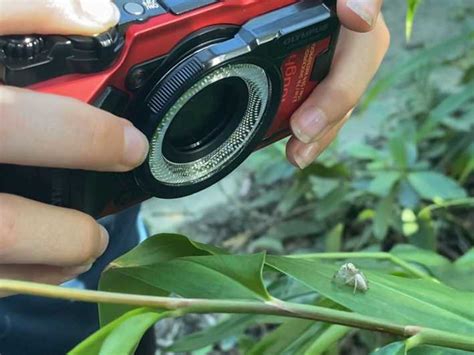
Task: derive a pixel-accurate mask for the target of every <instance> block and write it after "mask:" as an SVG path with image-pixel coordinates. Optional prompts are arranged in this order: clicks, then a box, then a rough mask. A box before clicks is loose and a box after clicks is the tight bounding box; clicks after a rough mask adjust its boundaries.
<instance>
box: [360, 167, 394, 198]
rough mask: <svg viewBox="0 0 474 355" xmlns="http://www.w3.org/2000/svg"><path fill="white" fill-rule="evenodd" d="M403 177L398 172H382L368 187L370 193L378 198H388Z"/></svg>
mask: <svg viewBox="0 0 474 355" xmlns="http://www.w3.org/2000/svg"><path fill="white" fill-rule="evenodd" d="M401 177H402V175H401V173H400V172H398V171H381V172H378V173H377V174H376V175H375V179H373V180H372V181H371V182H370V184H369V187H368V191H369V192H371V193H373V194H375V195H377V196H381V197H384V196H387V195H388V194H390V192H391V191H392V188H393V186H394V185H395V184H396V183H397V182H398V180H400V179H401Z"/></svg>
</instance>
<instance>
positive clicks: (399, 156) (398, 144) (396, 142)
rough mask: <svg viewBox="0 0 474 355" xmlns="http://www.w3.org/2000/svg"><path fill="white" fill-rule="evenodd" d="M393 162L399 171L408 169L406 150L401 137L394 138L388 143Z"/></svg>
mask: <svg viewBox="0 0 474 355" xmlns="http://www.w3.org/2000/svg"><path fill="white" fill-rule="evenodd" d="M388 146H389V148H390V153H391V155H392V159H393V162H394V163H395V165H396V166H397V167H398V168H399V169H406V168H407V167H408V148H407V146H406V141H405V140H404V139H403V138H402V137H401V136H398V135H397V136H394V137H392V138H391V139H390V141H389V142H388Z"/></svg>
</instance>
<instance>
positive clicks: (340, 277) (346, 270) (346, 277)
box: [332, 263, 369, 294]
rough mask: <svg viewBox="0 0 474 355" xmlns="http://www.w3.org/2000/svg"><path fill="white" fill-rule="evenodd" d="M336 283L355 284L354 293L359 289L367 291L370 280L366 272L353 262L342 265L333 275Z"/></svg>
mask: <svg viewBox="0 0 474 355" xmlns="http://www.w3.org/2000/svg"><path fill="white" fill-rule="evenodd" d="M332 280H333V282H334V283H336V284H338V285H347V286H354V294H355V293H356V291H357V290H361V291H362V292H366V291H367V290H368V289H369V281H368V280H367V277H365V275H364V273H363V272H362V271H360V270H359V269H358V268H356V267H355V265H354V264H352V263H346V264H344V265H342V266H341V267H340V268H339V270H338V271H336V273H335V274H334V276H333V277H332Z"/></svg>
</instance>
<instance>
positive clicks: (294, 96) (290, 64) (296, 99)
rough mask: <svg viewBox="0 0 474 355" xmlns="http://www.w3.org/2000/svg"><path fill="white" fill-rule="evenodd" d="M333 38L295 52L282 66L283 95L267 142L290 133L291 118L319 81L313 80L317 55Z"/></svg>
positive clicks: (323, 50) (325, 48)
mask: <svg viewBox="0 0 474 355" xmlns="http://www.w3.org/2000/svg"><path fill="white" fill-rule="evenodd" d="M330 43H331V38H325V39H323V40H321V41H319V42H316V43H313V44H311V45H310V46H308V47H306V48H302V49H299V50H298V51H296V52H294V53H293V54H291V55H290V56H288V58H287V59H286V61H285V62H284V63H283V65H282V67H281V72H282V77H283V97H282V100H281V105H280V108H279V109H278V113H277V115H276V117H275V121H274V122H273V124H272V126H271V128H270V130H269V132H268V133H267V136H266V138H267V139H268V138H272V137H275V139H271V140H269V141H266V144H269V143H271V142H274V141H275V140H279V139H281V138H283V137H284V136H285V135H287V134H288V133H289V122H290V121H289V118H290V117H291V115H292V114H293V113H294V112H295V111H296V110H297V109H298V107H300V106H301V104H302V103H303V102H304V101H305V100H306V99H307V98H308V96H309V95H310V94H311V92H312V91H313V90H314V88H315V87H316V86H317V84H318V83H317V82H315V81H311V74H312V72H313V68H314V66H315V65H317V57H318V56H319V55H320V54H323V53H324V52H326V51H327V50H328V47H329V45H330Z"/></svg>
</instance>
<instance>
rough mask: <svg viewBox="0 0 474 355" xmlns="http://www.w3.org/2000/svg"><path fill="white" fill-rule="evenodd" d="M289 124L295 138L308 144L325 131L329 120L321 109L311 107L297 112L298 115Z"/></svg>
mask: <svg viewBox="0 0 474 355" xmlns="http://www.w3.org/2000/svg"><path fill="white" fill-rule="evenodd" d="M291 126H292V127H291V128H292V130H293V133H294V135H295V136H296V138H298V140H299V141H301V142H303V143H306V144H308V143H311V142H313V141H314V140H315V139H317V138H318V137H319V136H320V135H321V134H322V133H324V132H325V131H326V129H327V128H328V127H329V120H328V119H327V117H326V114H325V113H324V112H323V111H322V110H320V109H318V108H311V109H306V110H304V111H303V112H300V113H298V116H296V117H295V118H294V119H293V120H292V121H291Z"/></svg>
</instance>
